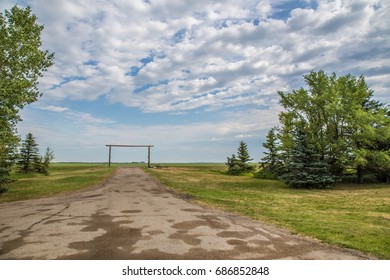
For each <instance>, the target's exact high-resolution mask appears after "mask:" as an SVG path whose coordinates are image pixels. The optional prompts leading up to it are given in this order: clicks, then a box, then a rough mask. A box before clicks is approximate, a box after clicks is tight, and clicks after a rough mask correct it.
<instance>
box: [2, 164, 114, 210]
mask: <svg viewBox="0 0 390 280" xmlns="http://www.w3.org/2000/svg"><path fill="white" fill-rule="evenodd" d="M114 170H115V167H110V168H108V167H107V165H106V164H89V163H55V164H52V165H51V167H50V169H49V172H50V175H49V176H45V175H42V174H27V175H25V174H18V173H16V172H13V173H12V176H11V178H12V179H15V180H16V181H15V182H13V183H11V184H9V185H8V188H9V191H8V192H7V193H3V194H1V195H0V203H1V202H8V201H16V200H26V199H34V198H40V197H46V196H51V195H55V194H59V193H63V192H70V191H76V190H80V189H82V188H86V187H89V186H93V185H96V184H99V183H101V182H103V181H104V180H105V179H106V178H108V177H109V176H110V175H111V174H112V173H113V172H114Z"/></svg>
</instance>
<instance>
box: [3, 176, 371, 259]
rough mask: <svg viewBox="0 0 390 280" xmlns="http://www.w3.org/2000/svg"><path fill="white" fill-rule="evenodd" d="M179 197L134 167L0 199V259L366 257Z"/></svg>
mask: <svg viewBox="0 0 390 280" xmlns="http://www.w3.org/2000/svg"><path fill="white" fill-rule="evenodd" d="M365 258H367V257H365V256H364V255H362V254H360V253H358V252H355V251H352V250H344V249H339V248H335V247H331V246H328V245H324V244H320V243H318V242H316V241H313V240H310V239H305V238H301V237H297V236H294V235H291V234H290V233H288V232H286V231H284V230H281V229H277V228H275V227H271V226H267V225H265V224H263V223H260V222H253V221H250V220H248V219H245V218H242V217H237V216H234V215H231V214H227V213H224V212H220V211H216V210H213V209H208V208H204V207H201V206H198V205H195V204H192V203H190V202H189V201H188V200H186V199H184V198H180V197H179V196H177V195H175V194H174V193H172V192H171V191H169V190H168V189H167V188H166V187H165V186H163V185H161V184H160V183H157V182H155V181H154V180H153V179H152V178H151V177H149V176H148V175H147V174H146V173H144V172H143V171H142V170H141V169H139V168H120V169H118V171H117V172H116V174H115V175H114V176H113V177H111V178H110V179H108V180H107V181H106V183H105V184H103V185H101V186H99V187H95V188H91V189H88V190H84V191H80V192H77V193H72V194H67V195H61V196H56V197H51V198H44V199H38V200H30V201H22V202H12V203H5V204H0V259H365Z"/></svg>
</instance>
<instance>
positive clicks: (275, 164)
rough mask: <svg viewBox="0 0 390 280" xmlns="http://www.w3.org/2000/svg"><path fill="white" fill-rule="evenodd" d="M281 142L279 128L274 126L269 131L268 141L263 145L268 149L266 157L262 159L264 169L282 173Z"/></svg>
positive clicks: (272, 172)
mask: <svg viewBox="0 0 390 280" xmlns="http://www.w3.org/2000/svg"><path fill="white" fill-rule="evenodd" d="M279 142H280V141H279V139H278V135H277V128H276V127H273V128H271V130H270V131H269V132H268V134H267V137H266V141H265V142H264V143H263V147H264V148H266V151H265V152H264V154H265V157H263V158H262V159H261V160H262V162H261V166H262V171H265V172H269V173H271V174H273V175H279V174H280V172H281V169H282V161H281V154H280V143H279Z"/></svg>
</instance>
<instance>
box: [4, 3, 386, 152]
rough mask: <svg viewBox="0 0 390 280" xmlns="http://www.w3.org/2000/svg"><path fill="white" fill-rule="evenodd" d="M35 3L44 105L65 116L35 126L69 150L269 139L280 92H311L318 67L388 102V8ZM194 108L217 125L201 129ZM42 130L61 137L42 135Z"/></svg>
mask: <svg viewBox="0 0 390 280" xmlns="http://www.w3.org/2000/svg"><path fill="white" fill-rule="evenodd" d="M27 2H28V4H31V6H32V9H33V11H34V13H36V14H37V16H38V18H39V22H40V23H43V24H44V25H45V29H44V33H43V39H44V42H43V46H44V48H47V49H49V50H50V51H51V52H55V65H54V66H53V67H51V68H50V69H49V71H48V72H47V73H45V75H44V77H43V78H42V79H41V81H40V85H39V87H40V89H41V91H42V92H43V98H42V100H43V101H42V103H41V104H44V105H41V109H43V110H46V111H47V113H49V114H56V113H62V116H63V119H64V120H63V122H62V121H60V123H61V125H57V124H54V123H52V122H50V120H47V121H43V122H42V121H41V123H42V124H41V123H39V121H40V120H37V123H38V124H37V123H36V126H37V129H38V128H39V129H40V133H43V134H45V135H50V133H53V131H56V133H57V132H58V133H61V134H63V135H64V134H65V133H66V135H68V136H66V137H65V136H64V137H63V138H64V140H61V139H60V137H57V136H56V135H54V136H52V139H56V141H58V142H59V143H62V144H64V145H67V147H71V146H73V145H70V144H66V143H78V144H80V145H82V146H83V147H85V148H86V149H87V147H89V146H88V145H87V144H86V142H87V141H86V139H89V141H92V142H93V143H94V145H95V147H98V146H99V145H101V144H102V143H105V142H106V141H108V140H110V139H116V140H118V141H123V142H125V143H127V142H138V141H140V142H145V141H146V142H149V141H147V140H148V139H149V140H150V139H156V142H159V143H162V145H164V146H166V147H170V149H171V150H172V149H173V150H174V149H175V148H174V147H178V148H179V147H182V146H180V145H179V144H180V143H184V142H186V141H187V142H190V143H192V144H193V145H197V144H196V143H198V144H199V143H200V142H201V141H211V142H214V143H217V142H218V143H219V144H221V143H228V141H236V140H237V138H235V137H239V138H241V137H243V138H245V137H248V139H256V137H263V136H264V130H266V129H269V128H270V127H272V126H274V125H275V124H277V122H278V119H277V113H278V112H279V111H280V106H279V105H278V95H277V91H279V90H282V91H290V90H292V89H294V88H298V87H301V86H304V83H303V79H302V75H303V74H306V73H308V72H309V71H311V70H319V69H323V70H325V71H326V72H328V73H332V72H336V73H337V74H339V75H344V74H347V73H351V74H353V75H357V76H359V75H364V76H365V77H366V81H367V82H368V84H369V85H370V86H371V88H372V89H373V90H374V91H375V96H374V98H379V99H380V100H381V101H384V102H390V96H389V94H388V92H389V90H390V84H389V82H388V81H389V80H390V79H389V78H390V77H389V75H390V68H389V67H388V65H390V58H389V53H390V35H389V34H390V17H389V16H388V15H389V14H390V6H389V5H390V4H389V1H385V0H382V1H372V0H357V1H339V0H337V1H327V0H321V1H309V0H308V1H285V0H277V1H269V0H263V1H259V0H244V1H234V0H226V1H211V0H202V1H171V0H169V1H168V0H155V1H143V0H134V1H125V0H113V1H108V0H94V1H93V0H85V1H79V0H68V1H59V0H57V1H44V0H30V1H27ZM10 6H11V5H10V4H9V3H8V4H4V3H3V2H2V3H1V4H0V8H2V7H10ZM283 7H285V9H283ZM77 101H93V102H98V101H99V102H100V101H101V103H102V107H103V108H102V110H104V108H105V107H104V105H103V104H111V103H120V104H122V105H124V106H127V107H129V108H130V109H129V110H131V108H136V109H139V110H140V111H142V112H143V113H158V112H167V113H168V114H169V115H170V116H176V117H177V119H178V120H180V117H183V118H184V117H188V116H190V115H191V114H194V116H195V117H193V120H192V122H187V123H186V124H185V125H179V124H177V125H171V124H169V125H167V124H165V123H164V122H163V121H161V120H156V121H155V124H153V125H151V124H148V125H146V126H142V125H132V124H129V123H126V122H125V121H123V120H121V119H116V118H115V117H114V116H112V117H110V116H109V114H105V116H109V117H100V116H98V115H95V114H94V113H92V112H87V111H88V110H85V112H84V110H82V109H80V108H78V109H77V110H74V109H73V108H72V102H77ZM254 108H257V109H254ZM224 110H226V111H224ZM82 111H83V112H82ZM195 111H196V112H201V113H202V112H206V113H209V112H215V114H216V115H219V116H220V118H219V119H218V121H216V122H211V121H198V120H196V113H194V112H195ZM168 114H167V115H168ZM113 115H115V114H113ZM140 118H142V116H141V117H140ZM24 119H25V120H27V118H24ZM57 121H59V120H57ZM65 121H66V122H65ZM44 123H45V124H47V127H51V128H53V129H51V130H50V129H48V130H47V131H46V132H45V131H44V128H43V124H44ZM179 123H180V122H179ZM28 125H30V127H28ZM33 125H34V123H33V122H32V121H31V122H30V123H29V124H28V123H27V124H26V126H27V127H28V128H30V129H31V128H33ZM61 126H62V127H61ZM75 131H77V133H76V132H75ZM136 135H138V136H136ZM251 136H253V137H251ZM91 139H96V140H91ZM166 139H169V141H168V140H166ZM229 139H234V140H229ZM56 141H54V140H53V143H56ZM176 144H177V145H176ZM198 148H199V146H198ZM223 148H224V149H226V147H225V146H223ZM96 149H97V148H96ZM215 149H216V150H218V149H219V148H215ZM221 149H222V148H221ZM167 150H168V148H167ZM218 151H219V152H220V154H222V153H223V152H226V150H223V152H222V150H218ZM186 152H188V151H187V150H186ZM188 153H189V152H188ZM205 153H207V152H205ZM220 154H218V156H219V155H220ZM218 156H217V154H215V157H218Z"/></svg>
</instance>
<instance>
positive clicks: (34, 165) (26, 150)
mask: <svg viewBox="0 0 390 280" xmlns="http://www.w3.org/2000/svg"><path fill="white" fill-rule="evenodd" d="M53 159H54V153H53V151H52V150H51V149H50V148H47V149H46V153H45V155H44V156H43V157H41V156H40V155H39V148H38V144H37V142H36V141H35V137H34V136H33V135H32V134H31V133H28V134H27V135H26V139H25V140H23V142H22V146H21V148H20V153H19V157H18V161H17V165H18V166H19V172H20V173H24V174H29V173H42V174H45V175H48V174H49V171H48V169H49V164H50V162H51V161H52V160H53Z"/></svg>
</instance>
